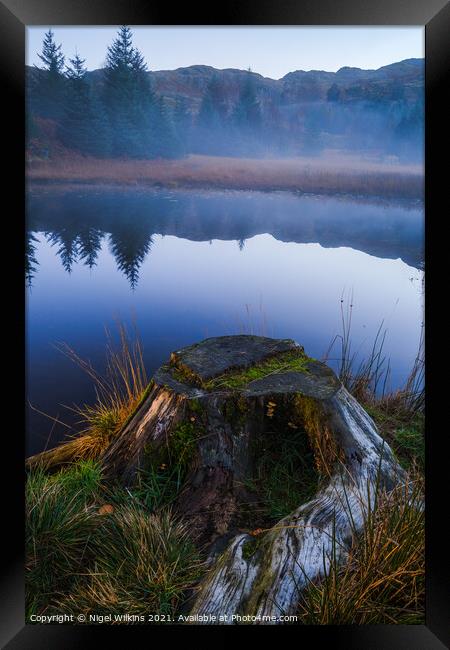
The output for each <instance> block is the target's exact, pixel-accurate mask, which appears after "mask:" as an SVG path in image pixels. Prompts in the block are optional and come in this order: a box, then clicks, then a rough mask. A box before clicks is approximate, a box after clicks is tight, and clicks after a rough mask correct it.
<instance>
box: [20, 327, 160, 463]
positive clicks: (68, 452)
mask: <svg viewBox="0 0 450 650" xmlns="http://www.w3.org/2000/svg"><path fill="white" fill-rule="evenodd" d="M105 331H106V339H107V342H106V369H105V372H104V374H101V373H99V372H98V371H97V370H96V369H95V368H94V367H93V366H92V364H91V363H90V361H88V360H85V359H82V358H81V357H80V356H79V355H78V354H77V353H76V352H75V351H74V350H73V349H72V348H71V347H70V346H69V345H67V344H66V343H61V344H59V345H57V348H58V349H59V350H60V351H61V352H62V353H63V354H65V355H66V356H67V357H68V358H69V359H71V361H73V362H74V363H75V364H77V365H78V366H79V367H80V368H81V369H82V370H83V371H84V372H85V373H86V374H87V375H88V376H89V377H90V378H91V379H92V381H93V384H94V388H95V395H96V400H95V402H94V404H84V405H82V406H74V407H67V408H70V410H72V411H74V412H75V413H76V414H77V415H79V416H80V420H79V422H78V425H79V430H78V432H77V434H75V435H74V436H72V439H70V440H68V441H67V442H66V443H64V444H62V445H59V446H58V447H56V448H54V449H51V450H50V451H46V452H42V453H41V454H37V455H36V456H33V457H31V458H30V459H28V466H30V467H31V466H33V467H34V466H39V465H41V466H44V467H47V468H49V467H50V466H55V465H62V464H66V463H69V462H73V461H78V460H87V459H96V458H98V457H99V456H100V454H101V453H102V452H104V451H105V450H106V449H107V447H108V446H109V445H110V443H111V441H112V440H113V439H114V437H115V436H116V435H117V434H118V432H119V431H120V430H121V428H122V427H123V425H124V423H125V422H126V421H127V419H128V418H129V417H130V415H132V413H133V412H134V410H135V409H136V407H137V405H138V404H139V402H140V401H141V400H142V398H143V396H144V395H145V392H146V390H147V387H148V380H147V375H146V371H145V365H144V360H143V354H142V343H141V340H140V338H139V335H138V333H137V330H136V328H134V331H133V334H132V336H130V335H129V334H128V331H127V329H126V327H125V325H124V324H123V323H120V322H118V323H117V332H118V342H117V343H115V342H114V338H113V336H112V334H111V332H110V330H108V329H106V330H105Z"/></svg>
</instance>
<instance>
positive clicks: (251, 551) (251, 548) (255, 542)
mask: <svg viewBox="0 0 450 650" xmlns="http://www.w3.org/2000/svg"><path fill="white" fill-rule="evenodd" d="M261 541H262V535H259V536H258V537H254V538H253V539H249V540H247V541H246V542H244V544H243V545H242V557H243V559H244V560H249V559H250V558H251V557H253V555H255V553H256V551H257V550H258V548H259V547H260V546H261Z"/></svg>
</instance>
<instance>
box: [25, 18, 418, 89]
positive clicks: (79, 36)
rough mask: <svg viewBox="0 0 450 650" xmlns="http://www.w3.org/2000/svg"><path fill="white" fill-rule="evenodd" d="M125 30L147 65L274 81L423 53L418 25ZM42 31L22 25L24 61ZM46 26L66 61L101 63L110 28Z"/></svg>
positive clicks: (31, 58)
mask: <svg viewBox="0 0 450 650" xmlns="http://www.w3.org/2000/svg"><path fill="white" fill-rule="evenodd" d="M131 27H132V30H133V33H134V39H133V43H134V45H135V46H136V47H137V48H138V49H139V50H140V51H141V53H142V54H143V55H144V58H145V60H146V62H147V65H148V68H149V69H150V70H173V69H176V68H181V67H186V66H190V65H199V64H201V65H210V66H213V67H215V68H219V69H223V68H240V69H247V68H249V67H250V68H251V69H252V70H253V71H254V72H257V73H259V74H262V75H263V76H265V77H270V78H272V79H280V78H281V77H283V76H284V75H285V74H287V73H288V72H292V71H294V70H327V71H330V72H335V71H336V70H339V68H342V67H344V66H350V67H356V68H365V69H376V68H380V67H381V66H383V65H388V64H390V63H394V62H396V61H402V60H403V59H410V58H422V57H424V55H425V50H424V28H423V27H359V26H356V27H322V26H320V27H310V26H308V27H272V26H271V27H235V26H231V27H184V26H180V27H145V26H136V27H133V26H131ZM48 28H49V26H44V27H40V26H39V27H35V26H33V27H28V28H27V52H26V62H27V64H28V65H34V64H36V65H41V61H40V59H39V58H38V56H37V53H38V52H40V51H41V49H42V41H43V37H44V33H45V32H46V31H47V30H48ZM52 30H53V31H54V34H55V41H56V43H57V44H59V43H62V51H63V53H64V54H65V55H66V57H67V58H72V57H73V55H74V54H75V52H76V51H78V54H79V55H80V56H81V57H82V58H84V59H86V66H87V68H88V70H95V69H96V68H100V67H102V66H103V64H104V60H105V54H106V49H107V47H108V45H110V44H111V43H112V41H113V40H114V37H115V34H116V32H117V27H110V26H108V27H100V26H94V27H88V26H84V25H83V26H77V27H75V26H74V27H67V26H52Z"/></svg>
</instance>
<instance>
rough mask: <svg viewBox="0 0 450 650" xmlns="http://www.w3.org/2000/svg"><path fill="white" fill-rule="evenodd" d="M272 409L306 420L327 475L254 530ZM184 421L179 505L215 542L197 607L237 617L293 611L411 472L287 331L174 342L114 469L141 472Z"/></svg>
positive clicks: (111, 472) (108, 464) (117, 473)
mask: <svg viewBox="0 0 450 650" xmlns="http://www.w3.org/2000/svg"><path fill="white" fill-rule="evenodd" d="M274 409H276V410H277V412H278V413H280V414H284V415H285V417H284V419H283V418H280V422H281V424H282V426H284V424H283V423H286V426H290V425H292V426H294V428H297V429H299V430H301V431H303V432H304V435H305V436H306V437H307V439H308V442H309V446H310V448H311V449H312V451H313V455H314V462H315V464H316V467H317V469H318V471H319V473H320V475H321V476H322V481H321V483H320V487H319V488H318V491H317V493H316V495H315V496H314V498H312V499H311V500H309V501H308V503H299V504H298V507H297V509H296V510H295V511H294V512H292V513H291V514H290V515H289V516H287V517H285V518H283V519H282V520H281V521H279V522H278V523H277V524H276V525H275V526H272V527H270V528H269V529H268V530H267V531H266V532H265V533H264V534H262V535H260V536H258V537H252V536H251V535H248V534H242V532H240V531H241V530H242V528H240V525H242V516H241V520H240V524H239V523H238V521H239V515H240V513H241V507H240V506H241V504H242V503H243V502H244V501H245V498H246V496H248V495H247V494H246V492H245V487H243V486H244V484H245V481H246V479H249V478H252V473H253V469H254V465H255V463H256V462H257V460H258V458H257V457H256V456H255V455H256V454H257V451H255V450H257V449H258V446H257V445H255V444H254V443H255V442H258V441H259V440H261V438H262V437H263V436H264V435H266V434H267V432H268V431H272V429H271V424H272V420H271V419H270V418H271V415H270V413H273V410H274ZM186 423H188V424H189V423H193V424H192V428H194V429H195V431H196V436H195V443H194V447H195V449H194V453H193V455H192V457H191V458H190V459H189V466H188V469H187V474H186V476H185V482H184V485H183V488H182V490H181V493H180V494H179V496H178V498H177V501H176V503H175V508H176V509H177V510H178V512H179V513H181V514H182V515H183V516H184V517H185V518H186V519H187V520H188V521H189V524H190V530H191V532H192V534H193V535H194V537H196V538H197V539H198V540H199V541H201V542H202V543H205V544H207V545H209V548H210V558H209V564H210V568H209V570H208V572H207V574H206V576H205V577H204V579H203V580H202V582H201V584H200V585H199V589H198V591H196V594H195V598H194V600H193V602H192V610H191V614H195V615H202V616H204V615H215V616H217V615H223V614H228V616H229V621H231V615H233V614H241V615H253V616H278V615H280V614H290V613H293V612H294V610H295V608H296V606H297V603H298V600H299V597H300V594H301V591H302V589H303V588H304V587H305V585H306V584H307V583H308V580H315V579H317V578H319V577H320V576H321V575H322V574H323V571H324V569H326V568H327V566H328V565H329V562H330V560H329V555H330V553H331V552H332V551H333V552H334V554H335V556H336V557H337V559H338V560H339V559H341V560H343V559H344V558H345V557H346V554H347V551H348V549H349V545H350V543H351V539H352V535H353V533H354V532H355V531H358V530H359V529H361V527H362V524H363V519H364V513H365V511H367V509H368V508H371V507H372V506H373V499H374V494H375V491H376V487H377V486H378V485H383V486H385V487H386V488H387V489H391V488H393V487H394V486H395V485H397V484H398V483H399V482H402V481H404V479H405V474H404V472H403V470H402V469H401V467H400V466H399V465H398V463H397V462H396V460H395V458H394V456H393V453H392V451H391V449H390V448H389V446H388V445H387V444H386V443H385V442H384V441H383V440H382V439H381V437H380V436H379V434H378V432H377V430H376V427H375V424H374V422H373V421H372V419H371V418H370V417H369V416H368V414H367V413H366V412H365V411H364V409H363V408H362V407H361V406H360V405H359V404H358V402H357V401H356V400H355V399H354V398H353V397H352V396H351V395H350V394H349V393H348V391H347V390H346V389H345V388H344V387H343V386H342V384H341V383H340V381H339V380H338V379H337V377H336V375H335V374H334V372H333V371H332V370H331V369H330V368H329V367H328V366H326V365H325V364H323V363H320V362H318V361H315V360H313V359H310V358H308V357H307V356H306V355H305V354H304V350H303V348H302V347H301V346H299V345H298V344H297V343H295V342H294V341H292V340H289V339H282V340H278V339H270V338H265V337H256V336H226V337H218V338H212V339H207V340H206V341H202V342H201V343H199V344H196V345H193V346H189V347H188V348H184V349H183V350H179V351H176V352H174V353H173V354H172V355H171V358H170V361H169V363H168V364H166V365H164V366H162V367H161V368H160V369H159V370H158V371H157V372H156V373H155V375H154V376H153V379H152V383H151V386H150V387H149V390H148V394H147V396H146V397H145V398H144V399H143V401H142V403H141V404H140V406H139V407H138V408H137V410H136V412H135V413H134V415H133V416H132V417H131V418H130V420H129V421H128V423H127V424H126V425H125V426H124V428H123V430H122V431H121V432H120V434H119V435H118V436H117V438H116V439H115V440H114V441H113V443H112V444H111V445H110V447H109V448H108V449H107V450H106V452H105V453H104V455H103V457H102V459H101V460H102V464H103V471H104V473H105V476H106V477H113V478H118V479H120V480H121V481H122V482H124V483H126V484H127V483H132V482H133V481H134V479H135V476H136V473H137V471H138V470H139V469H140V468H141V467H143V466H145V463H146V459H147V460H148V455H149V454H150V456H151V455H152V454H158V453H160V452H161V451H164V446H167V447H169V446H170V445H171V444H172V443H173V441H174V440H175V439H176V436H177V432H179V430H180V427H183V426H186ZM271 435H274V434H273V433H272V434H271ZM275 435H276V434H275ZM252 523H253V522H251V521H249V522H248V525H247V529H248V530H250V529H251V528H252ZM219 549H220V552H219Z"/></svg>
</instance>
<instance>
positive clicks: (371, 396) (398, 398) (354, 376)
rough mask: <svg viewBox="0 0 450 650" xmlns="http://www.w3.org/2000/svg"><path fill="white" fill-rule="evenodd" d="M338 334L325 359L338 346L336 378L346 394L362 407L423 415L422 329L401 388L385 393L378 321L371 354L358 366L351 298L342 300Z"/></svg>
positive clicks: (381, 333) (382, 336) (387, 366)
mask: <svg viewBox="0 0 450 650" xmlns="http://www.w3.org/2000/svg"><path fill="white" fill-rule="evenodd" d="M340 312H341V333H340V334H337V335H336V336H335V337H334V338H333V339H332V341H331V343H330V345H329V347H328V350H327V351H326V354H325V356H324V359H323V360H324V361H328V360H329V359H330V354H331V351H332V350H333V349H334V347H335V344H336V343H338V344H339V345H340V354H339V357H338V358H337V361H338V376H339V379H340V380H341V382H342V383H343V384H344V386H345V387H346V388H347V390H348V391H349V392H350V393H351V394H352V395H353V396H354V397H355V398H356V399H357V400H358V401H360V402H361V403H362V404H363V405H364V406H365V405H368V404H376V405H377V406H378V407H380V408H382V409H383V410H384V411H391V412H392V411H396V412H397V413H399V412H403V414H408V415H410V416H414V415H416V414H417V413H422V412H423V410H424V405H425V388H424V368H425V361H424V329H423V326H422V330H421V335H420V340H419V345H418V351H417V355H416V358H415V361H414V364H413V367H412V369H411V371H410V374H409V376H408V378H407V380H406V383H405V385H404V387H403V388H400V389H398V390H396V391H388V384H389V378H390V362H389V359H387V358H386V355H385V353H384V343H385V340H386V335H387V329H386V328H385V327H384V320H383V321H381V323H380V326H379V327H378V330H377V333H376V335H375V338H374V340H373V343H372V347H371V351H370V354H369V355H368V356H367V357H366V358H365V359H363V360H362V361H360V362H359V364H358V363H357V357H358V354H357V352H355V351H354V350H353V348H352V336H351V335H352V318H353V295H352V294H351V295H350V297H349V300H347V302H345V301H344V296H343V295H342V296H341V304H340Z"/></svg>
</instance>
